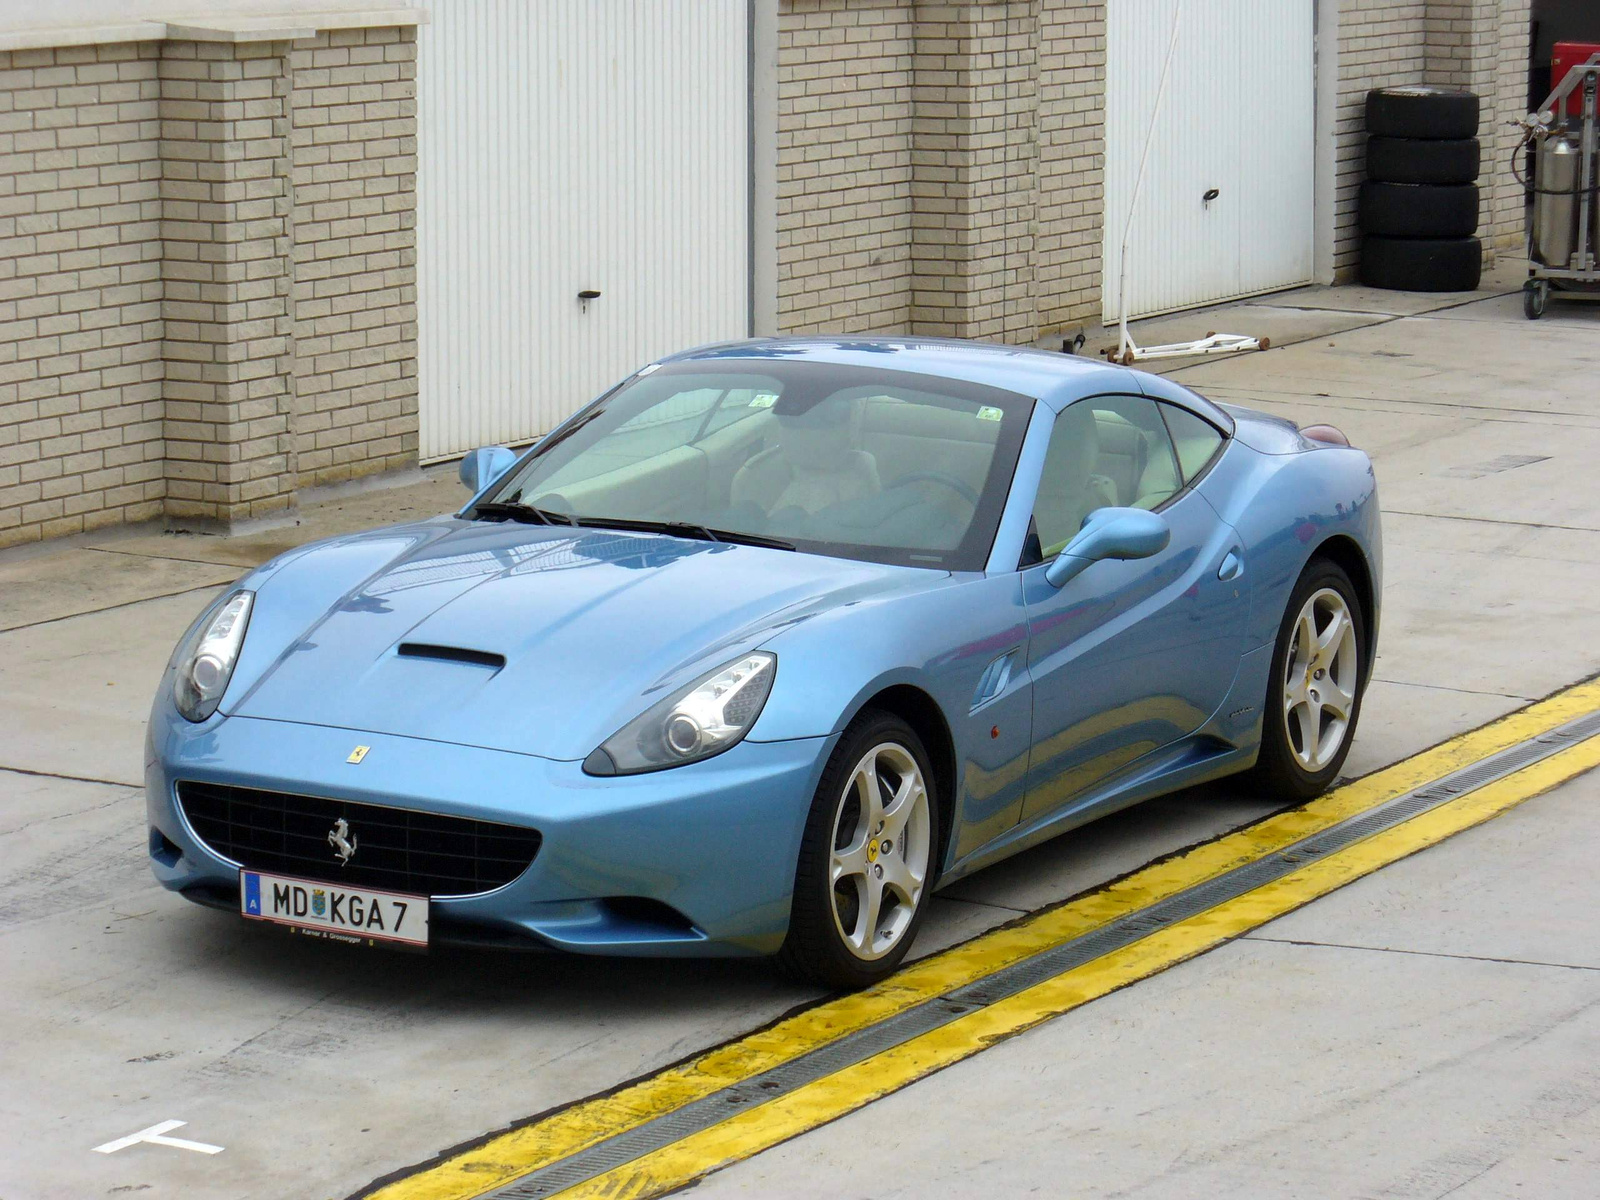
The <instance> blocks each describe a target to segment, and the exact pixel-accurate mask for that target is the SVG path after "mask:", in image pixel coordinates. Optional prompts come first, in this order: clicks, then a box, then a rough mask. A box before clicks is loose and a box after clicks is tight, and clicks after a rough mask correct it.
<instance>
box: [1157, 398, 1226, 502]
mask: <svg viewBox="0 0 1600 1200" xmlns="http://www.w3.org/2000/svg"><path fill="white" fill-rule="evenodd" d="M1161 415H1162V416H1164V417H1166V419H1167V428H1168V429H1169V430H1171V431H1172V442H1173V445H1175V446H1176V447H1177V450H1178V465H1179V466H1180V467H1182V468H1183V481H1184V482H1185V483H1188V482H1190V481H1191V480H1192V479H1194V477H1195V476H1196V475H1198V474H1200V472H1201V471H1203V470H1205V466H1206V464H1207V463H1208V462H1210V461H1211V459H1212V457H1213V456H1214V455H1215V454H1216V452H1217V448H1218V447H1219V446H1221V445H1222V434H1221V433H1220V432H1218V430H1217V428H1216V427H1215V426H1214V425H1212V424H1211V422H1209V421H1206V420H1202V419H1201V418H1200V417H1197V416H1195V415H1194V414H1193V413H1192V412H1190V411H1189V410H1188V409H1186V408H1179V407H1178V406H1177V405H1176V404H1163V405H1162V406H1161Z"/></svg>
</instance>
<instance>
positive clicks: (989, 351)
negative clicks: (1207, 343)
mask: <svg viewBox="0 0 1600 1200" xmlns="http://www.w3.org/2000/svg"><path fill="white" fill-rule="evenodd" d="M773 357H782V358H785V359H790V360H793V359H810V360H812V361H814V362H822V363H832V364H836V365H839V366H853V367H861V368H863V369H867V370H870V369H873V368H877V369H879V370H895V371H910V372H914V373H916V374H921V375H936V376H943V377H945V378H949V379H959V380H964V381H966V382H968V383H979V384H986V385H987V386H989V387H995V388H1001V389H1004V390H1005V391H1009V392H1016V393H1018V394H1019V395H1023V396H1031V397H1033V398H1034V399H1036V400H1041V401H1044V402H1046V403H1048V404H1049V405H1050V406H1051V407H1052V408H1055V409H1057V410H1059V409H1060V408H1062V407H1063V406H1064V405H1067V404H1070V403H1072V401H1074V400H1077V399H1080V398H1082V397H1084V396H1094V395H1101V394H1103V393H1106V392H1132V393H1134V394H1135V395H1137V394H1139V393H1140V392H1141V390H1142V389H1141V388H1140V385H1139V380H1138V376H1139V374H1140V373H1139V372H1135V371H1130V370H1128V369H1127V368H1126V367H1115V366H1111V365H1109V364H1107V363H1103V362H1099V361H1097V360H1095V359H1092V358H1078V357H1075V356H1074V355H1071V354H1057V353H1054V352H1052V351H1048V350H1034V349H1030V348H1028V347H1025V346H1003V345H998V344H994V343H988V342H967V341H958V340H955V339H952V338H917V337H852V336H850V335H848V334H840V335H830V336H814V337H789V338H756V339H752V340H750V341H743V342H723V343H719V344H716V345H711V346H699V347H696V348H695V349H693V350H686V351H684V352H683V353H681V354H674V355H671V356H670V357H668V358H664V359H662V360H661V361H662V362H686V361H692V360H694V359H697V358H718V359H729V358H748V359H753V360H760V359H763V358H773Z"/></svg>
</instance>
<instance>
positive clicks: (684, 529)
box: [573, 517, 795, 550]
mask: <svg viewBox="0 0 1600 1200" xmlns="http://www.w3.org/2000/svg"><path fill="white" fill-rule="evenodd" d="M573 523H574V524H577V525H583V526H586V527H589V528H592V529H626V530H629V531H630V532H634V533H665V534H670V535H671V536H673V537H681V538H693V539H695V540H696V541H701V542H732V543H734V544H736V545H740V546H765V547H767V548H768V549H770V550H793V549H794V548H795V546H794V543H793V542H786V541H784V540H783V539H782V538H773V537H763V536H762V535H761V534H759V533H742V532H740V531H739V530H737V529H712V528H710V527H709V526H706V525H697V524H695V523H694V522H692V521H645V520H639V519H636V518H634V517H617V518H611V517H577V518H575V519H574V522H573Z"/></svg>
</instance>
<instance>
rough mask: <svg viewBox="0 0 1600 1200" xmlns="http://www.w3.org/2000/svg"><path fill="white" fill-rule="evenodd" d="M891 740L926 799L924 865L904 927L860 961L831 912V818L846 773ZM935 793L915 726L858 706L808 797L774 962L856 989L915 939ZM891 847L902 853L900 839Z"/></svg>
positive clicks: (924, 897)
mask: <svg viewBox="0 0 1600 1200" xmlns="http://www.w3.org/2000/svg"><path fill="white" fill-rule="evenodd" d="M883 743H892V744H894V745H896V746H898V747H900V748H901V749H903V750H904V751H905V752H907V753H909V754H910V756H911V757H912V758H913V759H914V760H915V761H916V765H917V768H918V770H920V771H921V772H922V779H923V781H924V784H925V789H926V792H927V797H928V814H927V819H928V826H929V828H928V830H927V837H926V841H927V865H926V868H925V871H924V875H923V883H922V888H921V891H920V894H919V896H918V901H917V905H916V907H915V909H914V910H913V912H912V914H911V919H910V922H909V924H907V925H906V927H905V928H904V929H903V930H902V931H901V932H900V933H899V935H898V940H897V941H896V942H895V943H894V944H893V946H892V948H890V949H889V950H888V952H887V953H885V954H884V955H883V956H882V957H880V958H875V959H870V960H869V959H864V958H861V957H859V956H858V955H857V954H856V953H855V952H854V951H853V950H851V949H850V947H849V946H848V944H847V943H846V941H845V939H844V937H843V936H842V934H841V933H840V926H839V922H838V921H836V920H835V917H834V895H833V885H832V884H831V882H830V880H829V868H830V863H831V860H832V852H833V849H834V836H835V830H836V827H837V823H838V822H837V820H836V818H837V816H838V813H839V810H840V808H841V800H842V798H843V797H844V796H845V788H846V785H847V784H848V782H849V778H850V772H852V771H853V770H854V769H855V766H856V764H857V763H858V762H860V761H861V759H862V758H863V756H865V755H866V754H867V752H868V751H870V750H871V749H873V748H874V747H876V746H879V745H882V744H883ZM940 803H941V798H940V796H939V794H938V788H937V786H936V784H935V781H934V775H933V771H932V769H931V767H930V764H929V760H928V753H927V751H926V750H925V749H924V748H923V745H922V739H921V738H919V737H918V736H917V732H916V730H914V729H912V728H911V726H910V725H908V724H906V722H904V721H903V720H901V719H900V718H899V717H897V716H894V715H893V714H891V713H886V712H882V711H879V710H877V709H870V708H869V709H864V710H863V711H862V712H861V713H860V714H859V715H857V717H856V719H855V720H854V721H852V722H851V723H850V725H849V727H848V728H847V729H846V730H845V731H844V735H843V736H842V737H841V738H840V739H839V744H838V745H837V746H836V747H834V751H833V754H832V756H831V757H829V759H828V765H827V766H826V767H825V768H824V769H823V772H822V779H821V781H820V782H819V783H818V784H817V791H816V795H815V796H813V797H812V801H811V812H810V814H809V815H808V816H807V817H806V827H805V832H804V833H803V834H802V836H801V841H800V859H799V862H798V863H797V864H796V866H795V877H794V899H793V903H792V907H791V909H790V913H789V933H788V936H787V937H786V938H785V939H784V942H783V946H782V948H781V949H779V951H778V959H777V961H778V966H779V967H780V968H781V969H782V970H783V971H784V972H785V973H786V974H788V975H791V976H793V977H795V978H798V979H803V980H806V981H807V982H811V983H818V984H821V985H823V986H824V987H830V988H844V989H852V990H853V989H856V988H863V987H867V986H869V985H871V984H874V983H877V982H878V981H879V980H881V979H884V978H886V977H887V976H889V975H891V974H892V973H893V972H894V970H895V968H897V967H898V966H899V965H900V963H901V960H903V959H904V958H905V956H906V952H907V951H908V950H910V949H911V943H912V942H913V941H914V940H915V938H916V936H917V930H918V929H919V928H921V926H922V920H923V917H924V916H925V915H926V914H927V911H928V901H929V898H930V897H931V896H932V894H933V885H934V883H935V877H936V875H937V870H938V854H939V828H940V825H939V805H940ZM908 841H909V839H903V840H902V844H901V845H900V846H899V847H897V848H896V849H897V850H898V852H899V853H900V854H902V855H903V854H905V852H906V842H908Z"/></svg>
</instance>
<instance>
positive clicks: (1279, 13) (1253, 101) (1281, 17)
mask: <svg viewBox="0 0 1600 1200" xmlns="http://www.w3.org/2000/svg"><path fill="white" fill-rule="evenodd" d="M1177 5H1178V0H1110V2H1109V3H1108V5H1107V14H1106V193H1105V203H1106V225H1105V258H1104V264H1105V280H1104V288H1103V301H1104V308H1105V314H1106V317H1107V318H1108V319H1110V318H1113V317H1115V316H1116V315H1117V314H1118V312H1119V311H1120V309H1119V305H1120V303H1121V295H1120V292H1119V289H1118V274H1119V272H1118V264H1119V261H1120V253H1121V245H1122V235H1123V226H1124V223H1125V222H1126V220H1127V217H1128V209H1129V206H1130V204H1131V203H1132V201H1133V191H1134V180H1135V178H1136V177H1137V175H1138V171H1139V157H1140V154H1141V152H1142V151H1143V149H1144V142H1145V134H1146V131H1147V130H1148V129H1149V127H1150V117H1151V114H1152V113H1153V112H1154V110H1155V102H1156V90H1157V84H1158V82H1159V80H1160V77H1161V65H1162V62H1163V60H1164V59H1165V56H1166V53H1167V45H1168V42H1169V39H1170V37H1171V34H1172V22H1173V14H1174V12H1175V10H1176V9H1177ZM1313 8H1314V5H1313V0H1183V12H1182V18H1181V25H1180V27H1179V34H1178V38H1179V40H1178V48H1177V52H1176V55H1175V56H1174V58H1173V63H1172V75H1171V78H1170V80H1169V81H1168V84H1167V94H1166V99H1165V100H1164V101H1163V102H1162V106H1161V113H1160V116H1159V119H1158V121H1157V123H1156V134H1155V140H1154V142H1153V143H1152V145H1151V149H1150V161H1149V166H1148V167H1147V168H1146V172H1145V180H1144V191H1143V193H1142V194H1141V195H1140V197H1139V203H1138V208H1137V210H1136V211H1135V213H1134V220H1133V236H1132V238H1131V239H1130V241H1129V248H1128V264H1127V267H1128V269H1127V281H1128V282H1127V286H1128V311H1129V313H1130V314H1131V315H1135V316H1138V315H1145V314H1149V313H1157V312H1167V311H1170V310H1172V309H1177V308H1186V307H1190V306H1192V305H1197V304H1209V303H1214V302H1216V301H1219V300H1228V299H1232V298H1234V297H1237V296H1248V295H1253V294H1255V293H1259V292H1267V291H1272V290H1274V289H1276V288H1284V287H1292V286H1294V285H1296V284H1301V283H1307V282H1309V281H1310V280H1311V276H1312V270H1313V268H1312V251H1313V237H1314V231H1313V230H1314V227H1313V214H1312V203H1313V195H1314V187H1315V168H1314V157H1313V154H1314V146H1313V141H1314V137H1315V78H1314V72H1315V60H1314V54H1313V50H1314V38H1315V16H1314V12H1313ZM1212 192H1215V198H1214V199H1211V200H1209V201H1208V200H1206V199H1205V196H1206V195H1207V194H1208V193H1212Z"/></svg>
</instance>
